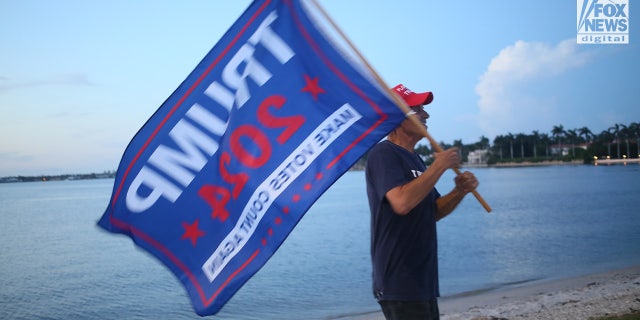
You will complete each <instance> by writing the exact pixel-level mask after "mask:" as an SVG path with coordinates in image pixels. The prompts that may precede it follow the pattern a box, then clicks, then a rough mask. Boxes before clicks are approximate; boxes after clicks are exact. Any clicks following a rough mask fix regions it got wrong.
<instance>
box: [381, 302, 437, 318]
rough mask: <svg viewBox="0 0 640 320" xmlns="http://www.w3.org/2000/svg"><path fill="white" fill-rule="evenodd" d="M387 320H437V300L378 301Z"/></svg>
mask: <svg viewBox="0 0 640 320" xmlns="http://www.w3.org/2000/svg"><path fill="white" fill-rule="evenodd" d="M379 303H380V307H382V313H384V317H385V318H386V319H387V320H439V319H440V311H439V309H438V300H437V299H433V300H429V301H379Z"/></svg>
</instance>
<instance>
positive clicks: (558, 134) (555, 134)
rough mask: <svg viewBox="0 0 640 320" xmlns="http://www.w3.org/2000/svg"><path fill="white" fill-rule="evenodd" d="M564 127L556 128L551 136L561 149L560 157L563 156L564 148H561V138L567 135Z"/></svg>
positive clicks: (558, 126)
mask: <svg viewBox="0 0 640 320" xmlns="http://www.w3.org/2000/svg"><path fill="white" fill-rule="evenodd" d="M565 133H566V132H565V131H564V127H563V126H562V125H557V126H554V127H553V129H552V130H551V135H552V136H553V137H554V138H555V139H556V141H557V143H558V148H560V150H561V151H560V155H561V156H562V146H561V143H560V142H561V140H560V139H561V138H562V137H563V136H564V135H565Z"/></svg>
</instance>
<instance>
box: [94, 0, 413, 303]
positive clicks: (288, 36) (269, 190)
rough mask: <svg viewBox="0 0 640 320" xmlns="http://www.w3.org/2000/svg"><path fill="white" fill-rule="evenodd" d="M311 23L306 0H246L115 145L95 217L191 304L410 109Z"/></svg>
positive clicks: (277, 240)
mask: <svg viewBox="0 0 640 320" xmlns="http://www.w3.org/2000/svg"><path fill="white" fill-rule="evenodd" d="M318 26H319V24H318V23H317V22H316V20H314V16H313V15H312V14H310V13H309V8H308V7H307V4H306V3H305V2H304V1H298V0H262V1H254V2H253V3H252V4H251V5H250V6H249V8H248V9H247V10H246V11H245V12H244V13H243V14H242V16H241V17H240V18H239V19H238V20H237V21H236V22H235V23H234V25H233V26H232V27H231V29H229V30H228V31H227V33H226V34H225V35H224V36H223V38H222V39H221V40H220V42H218V43H217V44H216V45H215V46H214V47H213V49H212V50H211V51H210V52H209V53H208V54H207V55H206V56H205V57H204V59H203V60H202V61H201V62H200V63H199V64H198V65H197V66H196V68H195V69H194V70H193V72H192V73H191V74H189V76H188V77H187V78H186V79H185V80H184V82H183V83H182V84H181V85H180V86H179V87H178V88H177V89H176V90H175V91H174V92H173V93H172V94H171V95H170V96H169V98H168V99H167V100H166V101H165V102H164V103H163V104H162V105H161V106H160V108H159V109H158V110H157V111H156V112H155V113H154V114H153V115H152V116H151V118H150V119H149V120H148V121H147V123H145V124H144V126H143V127H142V128H141V129H140V131H139V132H138V133H137V134H136V135H135V136H134V138H133V139H132V141H131V142H130V143H129V145H128V147H127V148H126V150H125V152H124V155H123V156H122V160H121V162H120V165H119V167H118V171H117V175H116V178H115V183H114V187H113V193H112V197H111V200H110V203H109V206H108V208H107V209H106V211H105V213H104V215H103V216H102V218H101V219H100V221H99V222H98V225H99V226H100V227H102V228H104V229H105V230H107V231H110V232H115V233H122V234H126V235H128V236H129V237H131V238H132V239H133V241H134V242H135V243H136V244H137V245H138V246H140V247H142V248H144V249H145V250H147V251H148V252H150V253H151V254H152V255H153V256H155V257H156V258H157V259H159V260H160V261H161V262H162V263H164V264H165V265H166V266H167V267H168V268H169V269H170V270H171V271H172V272H173V273H174V274H175V275H176V277H177V278H178V279H179V280H180V281H181V282H182V284H183V285H184V287H185V288H186V290H187V293H188V295H189V297H190V299H191V303H192V305H193V307H194V309H195V311H196V312H197V313H198V314H199V315H211V314H215V313H216V312H218V311H219V310H220V308H222V306H224V304H225V303H226V302H227V301H228V300H229V299H230V298H231V297H232V296H233V294H234V293H235V292H237V291H238V290H239V289H240V287H241V286H242V285H243V284H244V283H245V282H246V281H248V280H249V279H250V278H251V276H252V275H254V274H255V273H256V272H257V271H258V270H259V269H260V268H261V267H262V266H263V265H264V264H265V263H266V262H267V260H268V259H269V258H270V257H271V256H272V255H273V253H274V252H275V251H276V250H277V249H278V247H279V246H280V245H281V244H282V242H283V241H284V240H285V239H286V237H287V236H288V235H289V233H290V232H291V230H293V228H294V227H295V226H296V224H297V223H298V221H300V219H301V218H302V217H303V215H304V214H305V212H306V211H307V210H308V209H309V208H310V207H311V205H313V203H314V202H315V201H316V200H317V199H318V198H319V197H320V196H321V195H322V194H323V193H324V192H325V191H326V190H327V189H328V188H329V187H330V186H331V185H332V184H333V183H334V182H335V181H336V180H337V179H338V178H339V177H340V176H341V175H342V174H344V173H345V172H346V171H347V170H348V169H349V168H350V167H351V166H352V165H353V164H354V163H355V162H356V161H357V160H358V159H359V158H360V157H361V156H362V155H363V154H364V153H365V152H366V151H367V150H368V149H369V148H371V147H372V146H373V145H374V144H375V143H377V142H378V141H379V140H381V139H382V138H383V137H384V136H385V135H386V134H387V133H388V132H390V131H391V130H392V129H393V128H395V127H396V126H397V125H398V124H400V122H402V120H404V119H405V117H404V115H403V113H402V111H401V110H400V109H399V108H397V107H396V106H395V104H394V102H393V101H392V99H391V98H390V97H389V94H388V93H387V89H386V88H381V87H380V86H378V85H376V84H375V83H373V82H372V81H371V79H372V77H371V75H370V74H367V72H366V71H363V70H362V68H359V66H358V65H355V64H354V63H352V62H350V61H348V60H347V59H346V58H345V56H344V55H343V52H341V51H340V50H338V49H337V48H336V46H334V45H333V43H332V42H330V41H329V38H328V37H327V36H326V34H324V33H322V32H321V31H320V30H319V29H320V28H319V27H318ZM363 223H365V222H363ZM309 250H313V248H309ZM283 281H285V280H283Z"/></svg>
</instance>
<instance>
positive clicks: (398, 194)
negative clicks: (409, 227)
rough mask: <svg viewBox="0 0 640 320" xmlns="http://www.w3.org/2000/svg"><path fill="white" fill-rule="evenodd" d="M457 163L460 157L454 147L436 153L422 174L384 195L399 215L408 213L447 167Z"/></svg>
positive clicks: (433, 185)
mask: <svg viewBox="0 0 640 320" xmlns="http://www.w3.org/2000/svg"><path fill="white" fill-rule="evenodd" d="M459 165H460V157H459V156H458V151H457V149H456V148H451V149H448V150H445V151H443V152H438V153H436V159H435V160H434V162H433V163H432V164H431V166H429V168H427V170H426V171H425V172H423V173H422V175H420V176H419V177H417V178H415V179H413V180H411V182H409V183H406V184H403V185H401V186H398V187H395V188H393V189H391V190H389V191H387V193H386V195H385V196H386V198H387V200H388V201H389V203H390V204H391V208H393V211H394V212H395V213H397V214H399V215H406V214H408V213H409V212H410V211H411V210H412V209H413V208H415V206H417V205H418V203H420V202H421V201H422V200H423V199H424V198H425V197H426V196H427V195H428V194H429V193H430V192H431V190H433V188H434V187H435V185H436V182H438V180H439V179H440V177H441V176H442V174H443V173H444V172H445V171H447V169H449V168H454V167H457V166H459ZM458 202H459V201H458Z"/></svg>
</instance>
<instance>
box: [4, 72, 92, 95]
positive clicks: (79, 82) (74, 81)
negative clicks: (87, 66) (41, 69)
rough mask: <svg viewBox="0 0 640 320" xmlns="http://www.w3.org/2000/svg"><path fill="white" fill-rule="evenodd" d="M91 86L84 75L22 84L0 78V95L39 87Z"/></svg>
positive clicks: (52, 77) (56, 77) (79, 74)
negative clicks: (10, 91) (15, 90)
mask: <svg viewBox="0 0 640 320" xmlns="http://www.w3.org/2000/svg"><path fill="white" fill-rule="evenodd" d="M59 85H63V86H93V85H95V84H94V83H93V82H92V81H91V80H90V79H89V77H88V76H87V75H86V74H83V73H66V74H59V75H55V76H51V77H49V78H44V79H35V80H30V81H24V82H11V80H10V79H9V78H7V77H5V76H0V93H2V92H6V91H9V90H13V89H19V88H31V87H40V86H59Z"/></svg>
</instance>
